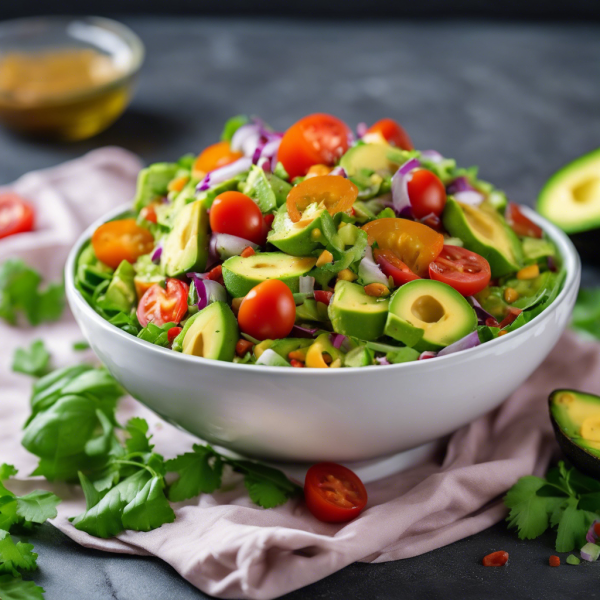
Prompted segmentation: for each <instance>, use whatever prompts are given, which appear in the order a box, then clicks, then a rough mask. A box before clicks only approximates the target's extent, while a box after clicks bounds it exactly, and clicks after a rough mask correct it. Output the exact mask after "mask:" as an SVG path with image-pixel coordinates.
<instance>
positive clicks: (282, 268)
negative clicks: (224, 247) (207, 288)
mask: <svg viewBox="0 0 600 600" xmlns="http://www.w3.org/2000/svg"><path fill="white" fill-rule="evenodd" d="M316 262H317V259H316V258H313V257H311V256H307V257H296V256H289V255H288V254H282V253H281V252H260V253H258V254H253V255H252V256H246V257H243V256H232V257H231V258H228V259H227V260H226V261H225V262H224V263H223V280H224V281H225V287H226V288H227V291H228V292H229V294H230V296H231V297H232V298H241V297H243V296H245V295H246V294H247V293H248V292H249V291H250V290H251V289H252V288H253V287H254V286H257V285H258V284H259V283H262V282H263V281H266V280H267V279H279V280H280V281H283V283H285V285H287V286H288V287H289V288H290V290H292V292H294V293H295V292H297V291H298V289H299V287H298V286H299V284H298V279H299V278H300V277H302V276H303V275H306V273H308V272H309V271H310V270H311V269H312V268H313V267H314V266H315V263H316Z"/></svg>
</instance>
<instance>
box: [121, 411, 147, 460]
mask: <svg viewBox="0 0 600 600" xmlns="http://www.w3.org/2000/svg"><path fill="white" fill-rule="evenodd" d="M125 430H126V431H127V433H129V438H128V439H127V440H126V441H125V447H126V448H127V452H129V453H131V452H152V449H153V448H154V444H151V443H150V440H151V439H152V436H151V435H150V436H149V435H148V423H147V422H146V420H145V419H141V418H140V417H133V419H129V421H128V422H127V425H126V426H125Z"/></svg>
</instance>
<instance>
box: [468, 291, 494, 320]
mask: <svg viewBox="0 0 600 600" xmlns="http://www.w3.org/2000/svg"><path fill="white" fill-rule="evenodd" d="M467 300H468V301H469V302H470V304H471V306H472V307H473V309H474V310H475V314H476V315H477V321H478V323H477V324H478V325H485V322H486V321H487V320H488V319H494V320H496V317H494V316H493V315H491V314H490V313H489V312H487V310H485V309H484V308H483V307H482V306H481V304H479V302H478V301H477V299H476V298H475V296H467Z"/></svg>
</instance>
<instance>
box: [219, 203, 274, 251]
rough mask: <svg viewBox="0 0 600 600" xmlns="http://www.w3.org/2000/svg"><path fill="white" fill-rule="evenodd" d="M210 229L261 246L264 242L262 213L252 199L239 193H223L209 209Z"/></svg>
mask: <svg viewBox="0 0 600 600" xmlns="http://www.w3.org/2000/svg"><path fill="white" fill-rule="evenodd" d="M210 228H211V229H212V230H213V231H215V232H217V233H228V234H229V235H237V236H238V237H241V238H244V239H245V240H250V241H251V242H254V243H255V244H258V245H259V246H262V245H263V244H264V243H265V240H266V234H265V223H264V220H263V216H262V212H261V211H260V208H258V205H257V204H256V202H254V200H252V198H250V197H249V196H246V194H242V193H241V192H224V193H222V194H220V195H219V196H217V197H216V198H215V200H214V202H213V203H212V206H211V208H210Z"/></svg>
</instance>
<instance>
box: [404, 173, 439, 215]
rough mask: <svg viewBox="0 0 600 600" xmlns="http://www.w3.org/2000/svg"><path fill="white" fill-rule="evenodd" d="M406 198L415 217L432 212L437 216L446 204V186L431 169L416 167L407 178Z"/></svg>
mask: <svg viewBox="0 0 600 600" xmlns="http://www.w3.org/2000/svg"><path fill="white" fill-rule="evenodd" d="M408 198H409V199H410V205H411V207H412V211H413V214H414V215H415V217H416V218H417V219H423V218H425V217H426V216H427V215H430V214H432V213H433V214H434V215H436V216H437V217H439V216H440V215H441V214H442V212H443V211H444V206H446V188H445V187H444V184H443V183H442V182H441V181H440V178H439V177H438V176H437V175H435V174H434V173H432V172H431V171H428V170H427V169H416V170H414V171H413V172H412V173H411V178H410V179H409V180H408Z"/></svg>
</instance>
